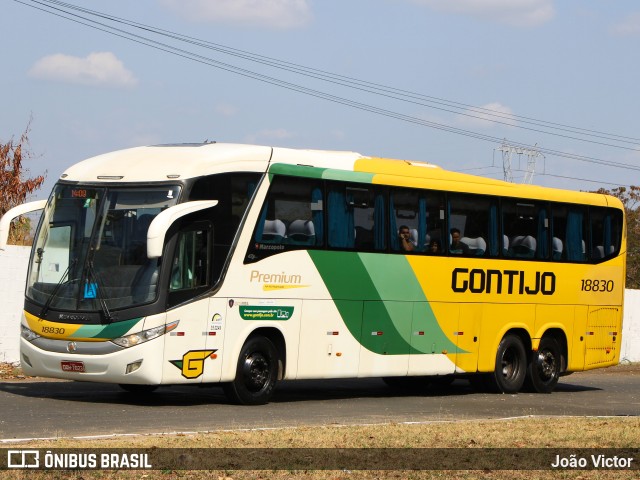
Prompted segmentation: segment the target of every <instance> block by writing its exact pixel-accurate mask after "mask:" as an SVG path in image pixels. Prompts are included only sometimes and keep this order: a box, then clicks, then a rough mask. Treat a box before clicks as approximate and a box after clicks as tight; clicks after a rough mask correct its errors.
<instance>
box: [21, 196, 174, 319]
mask: <svg viewBox="0 0 640 480" xmlns="http://www.w3.org/2000/svg"><path fill="white" fill-rule="evenodd" d="M179 194H180V187H179V186H173V185H171V186H163V187H157V186H155V187H149V188H136V189H135V190H134V189H131V188H111V187H107V188H104V187H88V186H78V185H73V186H71V185H62V184H59V185H56V186H55V187H54V190H53V193H52V196H51V198H50V199H49V202H48V205H47V208H46V209H45V211H44V213H43V218H42V222H41V224H40V228H39V230H38V233H37V238H36V239H35V241H34V245H35V248H34V254H33V258H32V263H31V265H30V266H29V274H28V281H27V291H26V295H27V297H28V298H29V299H31V300H32V301H34V302H35V303H37V304H39V305H42V306H43V312H44V311H46V310H47V309H49V308H56V309H61V310H69V311H98V310H101V309H102V310H105V307H106V308H108V309H118V308H123V307H131V306H135V305H140V304H144V303H148V302H151V301H153V300H154V299H155V298H156V292H157V279H158V259H149V258H147V253H146V238H147V230H148V228H149V225H150V224H151V221H152V220H153V219H154V217H155V216H156V215H157V214H158V213H160V212H161V211H162V210H164V209H166V208H169V207H171V206H173V205H175V204H176V202H177V199H178V196H179Z"/></svg>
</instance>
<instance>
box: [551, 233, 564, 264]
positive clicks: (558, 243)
mask: <svg viewBox="0 0 640 480" xmlns="http://www.w3.org/2000/svg"><path fill="white" fill-rule="evenodd" d="M562 250H563V245H562V240H560V239H559V238H558V237H553V240H552V241H551V253H552V258H553V259H554V260H560V259H561V258H562Z"/></svg>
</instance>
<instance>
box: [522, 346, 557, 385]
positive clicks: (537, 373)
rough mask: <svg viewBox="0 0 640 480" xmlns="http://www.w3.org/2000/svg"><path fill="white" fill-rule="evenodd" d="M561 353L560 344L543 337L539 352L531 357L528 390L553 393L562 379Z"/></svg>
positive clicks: (528, 368) (528, 369)
mask: <svg viewBox="0 0 640 480" xmlns="http://www.w3.org/2000/svg"><path fill="white" fill-rule="evenodd" d="M560 361H561V353H560V346H559V345H558V342H557V341H556V340H555V339H554V338H551V337H543V338H542V340H540V346H539V347H538V351H537V352H533V353H532V355H531V361H530V362H529V366H528V367H527V379H526V382H525V386H526V388H527V390H530V391H534V392H537V393H551V392H552V391H553V390H554V389H555V388H556V385H557V384H558V378H559V377H560Z"/></svg>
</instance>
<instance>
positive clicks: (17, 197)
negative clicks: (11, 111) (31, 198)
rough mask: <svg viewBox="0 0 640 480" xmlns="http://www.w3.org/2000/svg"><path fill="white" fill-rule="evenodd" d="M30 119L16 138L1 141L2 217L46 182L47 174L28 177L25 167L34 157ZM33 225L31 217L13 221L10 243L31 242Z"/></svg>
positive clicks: (0, 197)
mask: <svg viewBox="0 0 640 480" xmlns="http://www.w3.org/2000/svg"><path fill="white" fill-rule="evenodd" d="M30 130H31V121H29V123H28V124H27V127H26V128H25V130H24V132H23V133H22V135H20V138H19V139H18V140H17V141H16V140H15V139H14V137H11V139H10V140H9V141H8V142H7V143H2V142H0V192H2V195H0V217H1V216H2V215H4V214H5V213H6V212H7V211H8V210H9V209H11V208H13V207H15V206H17V205H20V204H22V203H24V202H25V201H26V199H27V195H30V194H32V193H33V192H35V191H36V190H38V189H39V188H40V187H41V186H42V184H43V183H44V178H45V176H44V175H39V176H37V177H33V178H24V177H25V176H27V177H28V175H29V171H28V170H26V169H25V168H24V166H23V163H24V161H25V160H29V159H30V158H32V155H31V152H30V150H29V132H30ZM30 232H31V224H30V222H29V218H28V217H20V218H18V219H16V220H14V221H13V223H12V224H11V230H10V232H9V243H13V244H17V245H28V244H30V243H31V236H30Z"/></svg>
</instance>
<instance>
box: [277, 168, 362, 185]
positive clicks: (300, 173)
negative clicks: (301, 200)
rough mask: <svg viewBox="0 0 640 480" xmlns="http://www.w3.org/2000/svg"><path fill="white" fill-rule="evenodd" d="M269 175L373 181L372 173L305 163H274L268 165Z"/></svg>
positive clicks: (359, 181)
mask: <svg viewBox="0 0 640 480" xmlns="http://www.w3.org/2000/svg"><path fill="white" fill-rule="evenodd" d="M269 175H289V176H294V177H305V178H318V179H323V180H340V181H344V182H358V183H373V177H374V174H373V173H366V172H353V171H350V170H337V169H333V168H316V167H309V166H305V165H289V164H285V163H274V164H272V165H271V166H270V167H269Z"/></svg>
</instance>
